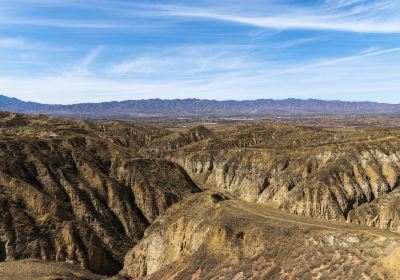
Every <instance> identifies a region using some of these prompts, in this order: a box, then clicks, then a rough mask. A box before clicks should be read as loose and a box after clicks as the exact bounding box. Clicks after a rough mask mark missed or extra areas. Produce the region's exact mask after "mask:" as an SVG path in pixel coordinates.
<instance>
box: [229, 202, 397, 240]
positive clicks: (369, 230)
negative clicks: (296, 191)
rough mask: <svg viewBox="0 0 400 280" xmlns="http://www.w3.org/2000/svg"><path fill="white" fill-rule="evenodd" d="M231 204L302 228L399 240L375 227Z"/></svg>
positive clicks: (246, 204) (243, 203) (242, 203)
mask: <svg viewBox="0 0 400 280" xmlns="http://www.w3.org/2000/svg"><path fill="white" fill-rule="evenodd" d="M230 203H231V204H232V205H233V206H234V207H235V208H237V209H239V210H242V211H246V212H248V213H250V214H252V215H256V216H259V217H262V218H266V219H270V220H276V221H280V222H285V223H292V224H298V225H302V226H307V227H310V228H318V229H325V230H331V231H335V232H338V231H339V232H344V233H346V232H347V233H349V232H354V233H361V234H368V235H373V236H376V237H379V238H395V239H399V238H400V234H398V233H395V232H390V231H387V230H382V229H378V228H373V227H367V226H361V225H352V224H346V223H339V222H332V221H325V220H319V219H312V218H307V217H303V216H297V215H294V214H290V213H286V212H282V211H279V210H276V209H272V208H269V207H266V206H264V205H260V204H259V205H257V204H253V203H247V202H242V201H240V202H238V201H230Z"/></svg>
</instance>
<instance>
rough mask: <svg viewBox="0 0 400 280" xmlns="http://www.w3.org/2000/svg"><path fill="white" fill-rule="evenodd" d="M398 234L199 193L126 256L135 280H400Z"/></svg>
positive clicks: (127, 268) (170, 211) (171, 212)
mask: <svg viewBox="0 0 400 280" xmlns="http://www.w3.org/2000/svg"><path fill="white" fill-rule="evenodd" d="M399 238H400V237H399V236H398V235H397V234H394V233H389V232H388V231H382V230H377V229H371V228H368V227H358V226H353V225H352V226H349V225H343V224H339V223H332V222H322V221H316V220H313V219H309V218H304V217H300V216H295V215H291V214H285V213H284V212H281V211H274V210H271V208H268V207H265V206H262V205H256V204H254V203H247V202H244V201H239V200H234V199H231V198H230V197H229V195H228V194H223V193H220V192H205V193H200V194H195V195H193V196H191V197H188V198H187V199H184V200H183V201H182V202H180V203H178V204H175V205H174V206H172V207H171V208H170V209H168V210H167V212H166V215H164V216H163V217H162V218H160V219H158V220H157V221H156V222H155V223H154V224H153V225H151V226H150V227H149V228H148V229H147V230H146V234H145V236H144V238H143V239H142V240H141V241H140V242H139V243H138V244H137V245H136V246H135V247H134V248H133V249H132V250H131V251H130V252H129V253H128V254H127V256H126V258H125V265H124V270H123V271H122V272H121V275H124V276H127V277H128V278H133V279H148V280H150V279H165V280H166V279H221V280H222V279H253V280H255V279H260V280H261V279H398V277H400V274H399V272H400V270H399V269H398V263H399V261H400V257H399V256H400V255H399V253H400V250H399V247H398V242H399V241H400V239H399Z"/></svg>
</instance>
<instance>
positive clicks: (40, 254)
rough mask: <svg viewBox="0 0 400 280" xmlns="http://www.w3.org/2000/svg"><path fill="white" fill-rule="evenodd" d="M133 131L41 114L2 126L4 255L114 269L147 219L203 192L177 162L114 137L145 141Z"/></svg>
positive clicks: (0, 235) (0, 238) (0, 241)
mask: <svg viewBox="0 0 400 280" xmlns="http://www.w3.org/2000/svg"><path fill="white" fill-rule="evenodd" d="M135 129H136V128H135V127H134V126H133V127H131V128H129V129H128V130H127V128H124V127H122V128H121V127H117V128H116V127H115V124H112V126H111V128H107V127H106V126H100V127H99V126H98V125H97V124H93V123H85V122H73V121H63V120H48V119H40V118H38V119H36V120H35V119H33V120H26V121H25V122H24V123H21V122H18V125H15V124H14V125H13V126H7V129H5V128H4V129H3V130H2V132H4V134H2V136H1V138H0V157H1V159H2V160H1V161H0V209H1V210H0V248H1V249H0V257H1V260H7V261H8V260H16V259H26V258H39V259H42V260H51V261H71V262H76V263H78V264H80V265H81V266H82V267H84V268H88V269H90V270H91V271H94V272H96V273H100V274H116V273H117V272H118V271H119V269H120V268H121V266H122V262H123V259H124V256H125V254H126V252H127V251H128V250H129V249H130V248H131V247H132V246H133V245H134V244H135V243H136V242H137V241H138V240H140V238H141V237H142V235H143V232H144V230H145V229H146V228H147V227H148V226H149V225H150V223H151V222H153V221H154V219H155V218H156V217H157V216H158V215H160V214H162V213H164V212H165V210H166V209H167V208H168V207H169V206H171V205H172V204H173V203H175V202H177V201H179V200H180V199H182V198H183V197H185V196H187V195H188V194H191V193H193V192H196V191H198V188H197V187H196V185H195V184H194V183H193V182H192V180H191V179H190V177H189V176H188V175H187V174H186V173H185V171H184V170H183V169H182V168H181V167H180V166H178V165H177V164H175V163H172V162H169V161H165V160H157V159H146V158H140V157H139V156H138V155H137V151H136V150H135V149H134V148H132V146H133V145H131V144H129V145H128V143H129V141H133V140H129V141H126V142H124V143H123V144H120V143H119V142H118V141H116V140H115V139H123V138H124V137H128V138H129V139H130V138H133V136H130V135H128V136H126V135H125V133H130V134H131V135H137V136H138V139H137V140H135V141H137V142H135V143H136V145H139V144H140V141H143V142H145V141H148V140H147V138H146V137H145V138H143V137H142V136H140V135H141V134H143V132H137V133H136V132H135ZM104 131H105V132H104ZM109 131H114V132H113V133H111V132H110V134H112V136H111V135H108V134H107V133H108V132H109ZM148 135H150V136H148V137H151V132H149V134H148ZM137 143H139V144H137ZM140 145H141V144H140ZM126 147H127V148H126Z"/></svg>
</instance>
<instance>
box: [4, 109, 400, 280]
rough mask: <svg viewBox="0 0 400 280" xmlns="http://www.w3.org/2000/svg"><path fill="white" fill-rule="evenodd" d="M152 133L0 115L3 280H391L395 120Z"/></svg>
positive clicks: (399, 244) (397, 166) (177, 126)
mask: <svg viewBox="0 0 400 280" xmlns="http://www.w3.org/2000/svg"><path fill="white" fill-rule="evenodd" d="M365 120H369V121H365ZM153 122H154V120H150V121H148V122H141V123H133V122H124V121H94V120H92V121H89V120H87V121H84V120H73V119H67V118H62V117H57V118H50V117H45V116H41V115H37V116H27V115H21V114H15V113H6V112H2V113H0V208H1V211H0V261H1V262H0V279H399V278H400V189H399V186H400V177H399V176H400V152H399V150H400V138H399V136H400V128H399V127H400V125H399V119H398V118H397V117H395V116H377V117H374V116H368V117H365V118H358V117H348V118H345V119H343V118H328V117H320V118H317V117H313V118H308V117H307V118H303V119H301V118H298V119H296V121H291V120H290V118H289V119H288V118H279V119H268V120H256V121H237V122H231V121H226V120H225V121H224V122H222V123H210V122H208V123H206V124H205V123H203V124H200V123H197V122H187V120H184V124H182V122H183V120H182V119H179V120H176V122H175V121H171V122H168V123H164V124H165V125H163V127H159V126H154V125H150V124H149V123H153Z"/></svg>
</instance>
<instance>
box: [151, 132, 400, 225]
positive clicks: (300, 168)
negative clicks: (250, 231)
mask: <svg viewBox="0 0 400 280" xmlns="http://www.w3.org/2000/svg"><path fill="white" fill-rule="evenodd" d="M399 136H400V131H399V130H398V129H394V128H387V129H363V130H362V129H359V130H323V129H313V128H302V127H297V126H290V125H248V126H238V127H235V128H232V129H229V130H225V131H222V132H219V133H217V134H213V135H210V136H209V137H208V138H206V139H203V140H201V141H193V142H191V143H190V144H188V145H185V146H184V147H180V148H177V149H164V153H165V157H166V158H168V159H171V160H173V161H175V162H177V163H179V164H180V165H181V166H182V167H184V168H185V170H186V171H187V172H188V173H189V174H190V175H191V177H192V178H193V179H194V180H195V181H196V182H197V183H198V185H199V186H202V187H203V188H209V187H212V188H215V187H216V188H220V189H223V190H229V191H231V192H232V193H233V194H234V195H236V196H237V197H238V198H241V199H244V200H246V201H250V202H260V203H263V204H266V205H269V206H272V207H275V208H278V209H282V210H286V211H289V212H291V213H295V214H300V215H304V216H308V217H314V218H324V219H332V220H339V221H346V220H348V221H351V222H356V223H361V224H368V225H372V226H379V227H382V228H390V229H391V230H397V231H399V230H400V224H399V219H398V215H399V209H398V208H397V207H398V206H397V203H396V199H395V198H396V197H397V196H396V195H394V194H392V192H393V191H395V190H396V189H397V188H398V187H399V185H400V181H399V175H400V169H399V166H400V161H399V159H400V153H399V147H400V138H399ZM164 138H165V137H164ZM158 141H160V140H158ZM163 147H164V148H165V147H167V148H168V146H166V145H164V146H163ZM382 201H386V202H385V203H380V202H382ZM377 203H380V204H379V206H378V205H377ZM364 204H365V205H366V204H368V205H370V207H372V208H374V210H373V211H369V215H368V217H365V215H364V214H363V213H361V212H365V211H367V210H366V208H365V207H364V208H358V207H359V206H360V205H364ZM363 209H364V210H363ZM389 209H390V210H389ZM382 211H383V212H384V213H387V212H388V211H389V212H390V213H391V214H390V215H391V217H394V218H393V219H392V220H391V221H390V222H376V218H377V216H379V215H381V216H382V215H384V214H381V212H382ZM361 216H364V218H363V219H361V218H360V217H361ZM389 224H390V225H389Z"/></svg>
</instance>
